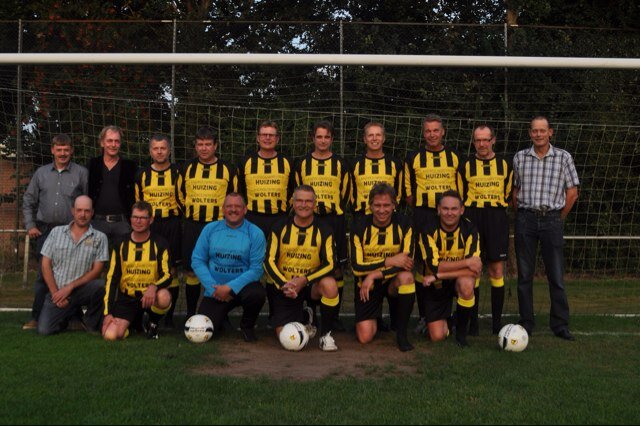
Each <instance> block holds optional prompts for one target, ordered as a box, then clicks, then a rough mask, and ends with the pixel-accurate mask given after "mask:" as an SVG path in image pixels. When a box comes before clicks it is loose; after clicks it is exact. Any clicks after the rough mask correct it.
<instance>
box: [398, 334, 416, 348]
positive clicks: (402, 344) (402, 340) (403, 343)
mask: <svg viewBox="0 0 640 426" xmlns="http://www.w3.org/2000/svg"><path fill="white" fill-rule="evenodd" d="M396 342H397V343H398V349H400V351H401V352H409V351H412V350H413V349H414V347H413V345H412V344H411V343H409V339H407V336H406V334H405V335H402V334H397V335H396Z"/></svg>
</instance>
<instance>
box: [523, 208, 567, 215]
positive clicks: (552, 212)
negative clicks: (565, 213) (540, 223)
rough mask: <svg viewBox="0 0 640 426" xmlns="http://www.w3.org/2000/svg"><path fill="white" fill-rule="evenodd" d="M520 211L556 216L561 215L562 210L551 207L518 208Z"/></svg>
mask: <svg viewBox="0 0 640 426" xmlns="http://www.w3.org/2000/svg"><path fill="white" fill-rule="evenodd" d="M518 211H520V212H527V213H531V214H532V215H534V216H535V217H545V216H554V215H559V214H560V210H549V209H545V208H543V209H522V208H521V209H518Z"/></svg>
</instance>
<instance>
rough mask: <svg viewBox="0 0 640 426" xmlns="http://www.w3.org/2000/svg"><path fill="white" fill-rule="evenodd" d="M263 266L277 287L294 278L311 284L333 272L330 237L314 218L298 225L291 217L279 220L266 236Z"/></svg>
mask: <svg viewBox="0 0 640 426" xmlns="http://www.w3.org/2000/svg"><path fill="white" fill-rule="evenodd" d="M264 269H265V271H266V272H267V274H268V275H269V278H271V281H272V282H273V283H274V284H275V285H276V286H277V287H278V288H280V287H281V286H283V285H284V284H286V283H287V281H289V280H290V279H292V278H294V277H306V278H307V280H308V281H309V283H310V284H311V283H313V282H314V281H317V280H319V279H321V278H323V277H325V276H326V275H329V274H332V273H333V237H332V236H331V231H330V230H329V229H328V228H326V227H325V226H324V225H323V224H319V223H318V221H317V220H314V221H313V223H312V224H311V225H309V226H307V227H299V226H298V225H296V224H295V222H294V218H293V217H288V218H286V219H285V220H282V221H280V222H279V223H278V224H277V225H276V226H275V227H274V229H273V230H272V231H271V234H270V235H269V242H268V244H267V255H266V258H265V262H264Z"/></svg>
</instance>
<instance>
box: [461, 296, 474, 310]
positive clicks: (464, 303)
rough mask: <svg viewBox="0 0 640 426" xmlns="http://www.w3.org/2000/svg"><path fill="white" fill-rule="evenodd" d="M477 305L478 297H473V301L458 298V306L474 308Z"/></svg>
mask: <svg viewBox="0 0 640 426" xmlns="http://www.w3.org/2000/svg"><path fill="white" fill-rule="evenodd" d="M475 304H476V297H475V296H473V297H472V298H471V299H468V300H467V299H462V298H460V297H458V305H460V306H462V307H464V308H473V305H475Z"/></svg>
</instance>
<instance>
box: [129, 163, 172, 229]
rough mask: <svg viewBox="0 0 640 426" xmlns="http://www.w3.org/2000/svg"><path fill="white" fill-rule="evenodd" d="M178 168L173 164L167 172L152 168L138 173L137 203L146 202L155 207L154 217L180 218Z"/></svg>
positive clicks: (148, 167) (136, 182) (149, 167)
mask: <svg viewBox="0 0 640 426" xmlns="http://www.w3.org/2000/svg"><path fill="white" fill-rule="evenodd" d="M179 175H180V171H179V170H178V166H176V165H175V164H171V165H170V166H169V168H167V169H166V170H155V169H153V168H152V167H151V166H147V167H146V168H144V169H141V170H140V171H138V175H137V176H136V181H135V196H136V201H146V202H148V203H149V204H151V207H153V217H155V218H157V219H159V218H162V219H166V218H169V217H175V216H180V206H179V205H178V194H177V188H178V186H177V185H178V176H179Z"/></svg>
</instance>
